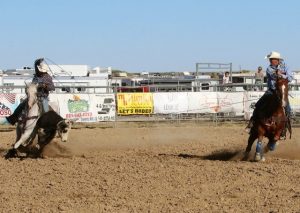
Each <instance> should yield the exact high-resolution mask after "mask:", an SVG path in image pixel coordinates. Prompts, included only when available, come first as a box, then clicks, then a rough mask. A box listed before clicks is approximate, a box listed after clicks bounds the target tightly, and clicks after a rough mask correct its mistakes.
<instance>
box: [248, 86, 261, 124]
mask: <svg viewBox="0 0 300 213" xmlns="http://www.w3.org/2000/svg"><path fill="white" fill-rule="evenodd" d="M263 95H264V92H255V91H249V92H244V118H245V119H246V120H249V119H250V118H251V116H252V113H253V110H254V108H255V104H256V102H257V101H258V100H259V99H260V98H261V96H263Z"/></svg>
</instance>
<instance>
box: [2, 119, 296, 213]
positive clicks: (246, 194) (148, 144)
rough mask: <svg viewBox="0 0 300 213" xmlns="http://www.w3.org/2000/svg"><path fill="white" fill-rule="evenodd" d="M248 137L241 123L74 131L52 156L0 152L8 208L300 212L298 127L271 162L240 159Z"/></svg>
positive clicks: (5, 137)
mask: <svg viewBox="0 0 300 213" xmlns="http://www.w3.org/2000/svg"><path fill="white" fill-rule="evenodd" d="M7 130H8V129H5V128H3V127H1V128H0V131H1V132H0V134H1V141H0V149H1V151H2V152H5V150H7V149H8V147H9V146H10V145H11V142H12V141H14V138H15V134H14V132H13V131H7ZM247 136H248V135H247V134H246V133H244V125H233V124H222V125H220V126H218V127H215V126H213V125H212V124H208V125H206V126H204V125H196V124H187V125H180V126H178V125H177V126H176V125H174V124H172V125H171V124H156V125H151V126H147V125H136V124H129V123H128V124H127V126H126V125H123V126H119V127H118V128H106V129H105V128H77V129H73V130H72V132H71V133H70V140H69V141H68V142H67V143H65V144H62V143H53V144H51V145H49V146H48V147H47V150H45V153H44V154H45V156H47V158H45V159H23V160H20V159H10V160H5V159H4V158H3V157H2V158H0V167H1V170H0V180H1V182H0V202H1V205H0V211H1V212H234V213H237V212H300V154H299V153H300V139H299V138H300V131H299V129H294V135H293V137H292V140H286V141H285V142H282V143H280V145H279V146H278V149H277V150H276V151H275V152H273V153H270V154H269V155H267V156H266V162H264V163H254V162H245V161H240V160H239V159H240V158H241V153H242V151H243V150H244V148H245V146H246V140H247ZM253 148H254V147H253Z"/></svg>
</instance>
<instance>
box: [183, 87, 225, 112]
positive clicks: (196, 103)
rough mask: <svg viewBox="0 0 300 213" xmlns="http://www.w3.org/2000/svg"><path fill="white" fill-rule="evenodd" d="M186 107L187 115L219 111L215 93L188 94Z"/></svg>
mask: <svg viewBox="0 0 300 213" xmlns="http://www.w3.org/2000/svg"><path fill="white" fill-rule="evenodd" d="M188 106H189V107H188V112H189V113H217V112H219V110H220V108H219V105H218V95H217V93H216V92H189V93H188Z"/></svg>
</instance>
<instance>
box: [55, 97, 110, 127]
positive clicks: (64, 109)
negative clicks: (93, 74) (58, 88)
mask: <svg viewBox="0 0 300 213" xmlns="http://www.w3.org/2000/svg"><path fill="white" fill-rule="evenodd" d="M56 96H57V99H58V100H59V109H60V110H59V111H60V115H61V116H62V117H64V118H67V119H78V120H77V121H78V122H97V121H111V120H115V98H114V95H113V94H103V95H100V94H99V95H98V94H97V95H96V94H76V95H75V94H64V95H63V94H57V95H56Z"/></svg>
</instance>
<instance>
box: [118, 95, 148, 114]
mask: <svg viewBox="0 0 300 213" xmlns="http://www.w3.org/2000/svg"><path fill="white" fill-rule="evenodd" d="M117 100H118V114H120V115H130V114H152V113H153V94H152V93H119V94H117Z"/></svg>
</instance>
